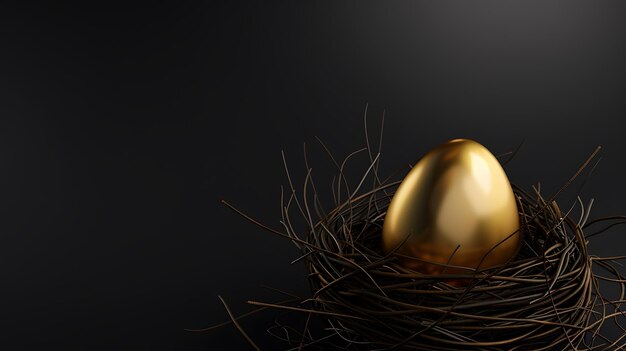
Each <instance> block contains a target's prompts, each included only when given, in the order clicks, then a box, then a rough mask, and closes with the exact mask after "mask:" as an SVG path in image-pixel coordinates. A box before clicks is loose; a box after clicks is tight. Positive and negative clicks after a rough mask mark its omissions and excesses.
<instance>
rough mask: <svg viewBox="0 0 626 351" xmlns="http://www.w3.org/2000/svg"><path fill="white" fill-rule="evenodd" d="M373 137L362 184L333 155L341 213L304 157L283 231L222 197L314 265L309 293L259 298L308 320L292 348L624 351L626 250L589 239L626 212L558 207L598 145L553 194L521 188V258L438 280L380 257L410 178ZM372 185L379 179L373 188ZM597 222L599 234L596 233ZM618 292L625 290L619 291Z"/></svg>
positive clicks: (286, 202) (287, 195)
mask: <svg viewBox="0 0 626 351" xmlns="http://www.w3.org/2000/svg"><path fill="white" fill-rule="evenodd" d="M366 134H367V132H366ZM366 139H367V138H366ZM369 144H370V143H369V140H367V147H366V148H364V149H362V150H359V151H357V152H356V153H358V152H364V153H367V154H368V155H369V162H368V163H367V164H366V165H365V166H366V171H365V174H364V176H363V177H362V178H361V180H360V182H359V183H358V185H357V186H356V187H354V188H352V189H351V188H349V187H348V182H347V180H346V176H345V167H346V162H345V161H344V162H342V163H340V162H337V161H336V160H335V158H332V155H331V159H332V161H333V163H334V164H335V165H336V167H337V170H338V176H337V177H336V179H335V180H334V181H333V184H334V186H333V191H332V197H333V200H334V201H333V209H332V210H330V211H328V212H325V211H324V210H323V209H322V205H321V203H320V200H319V197H318V194H317V190H316V188H315V184H314V182H313V180H312V177H311V169H310V167H309V165H308V161H306V159H305V163H306V165H307V169H308V172H307V174H306V177H305V179H304V182H303V183H304V190H303V192H300V193H298V192H297V191H296V190H295V188H294V186H293V182H292V178H291V176H290V174H289V171H287V177H288V182H289V186H288V188H287V189H288V191H285V192H283V197H282V203H281V208H282V220H281V224H282V229H280V230H278V229H273V228H270V227H269V226H266V225H264V224H262V223H260V222H258V221H257V220H255V219H253V218H251V217H250V216H248V215H246V214H244V213H243V212H241V211H240V210H238V209H236V208H235V207H233V206H231V205H230V204H228V203H226V202H224V203H225V204H226V205H227V206H229V207H231V208H232V209H233V210H235V211H237V212H238V213H239V214H241V215H242V216H244V217H245V218H246V219H248V220H250V221H252V222H254V223H255V224H257V225H259V226H261V227H262V228H264V229H266V230H268V231H270V232H272V233H274V234H277V235H279V236H282V237H284V238H286V239H288V240H290V241H291V242H292V243H293V244H294V245H295V246H296V247H297V249H298V250H300V253H301V256H300V258H299V259H297V260H296V261H295V262H299V261H302V262H304V264H305V266H306V268H307V270H308V273H309V274H308V280H309V282H310V286H311V295H310V296H308V297H304V298H295V299H291V300H290V301H287V302H281V303H265V302H259V301H249V303H250V304H252V305H256V306H259V307H260V308H268V307H270V308H276V309H283V310H287V311H291V312H293V313H302V314H303V316H304V317H306V320H305V323H304V327H302V326H299V327H294V326H292V327H289V326H281V329H282V330H283V331H284V333H285V334H286V336H285V335H283V337H282V338H283V339H284V340H286V341H288V342H289V344H290V346H289V347H290V348H291V349H293V350H299V349H306V350H309V349H323V350H329V349H331V350H391V349H393V350H432V351H440V350H459V349H463V350H502V349H506V350H605V349H608V350H612V349H621V348H623V347H625V346H626V344H625V343H624V340H623V338H624V336H625V334H626V332H625V329H624V328H623V327H622V326H621V324H620V322H623V318H624V312H623V311H622V307H621V306H622V303H623V302H624V295H625V291H626V289H625V287H626V286H625V282H626V280H624V277H623V276H622V275H621V274H620V271H619V269H618V268H616V264H618V262H617V261H618V260H620V259H621V258H622V257H597V256H594V255H591V254H590V253H589V251H588V243H589V240H590V238H591V237H593V236H595V235H596V234H599V233H601V232H603V231H605V230H606V229H608V228H610V227H612V226H614V225H616V224H619V223H623V222H624V220H625V219H626V217H624V216H615V217H606V218H600V219H595V220H589V211H590V209H591V203H590V204H589V205H588V206H584V205H583V202H582V201H581V200H580V198H578V201H577V202H576V204H575V205H576V206H573V207H571V208H568V209H567V211H565V212H564V211H563V210H562V209H561V208H560V207H559V206H558V205H557V202H556V200H557V197H558V196H559V195H560V194H561V193H562V192H563V191H564V190H565V189H566V188H567V187H568V186H569V185H570V184H571V182H572V181H573V180H574V178H576V177H577V176H578V175H579V174H581V172H582V171H583V170H584V169H585V168H586V167H587V166H588V165H589V163H590V162H591V161H592V160H593V158H594V157H595V156H596V154H597V152H598V149H596V150H595V152H594V153H593V154H592V155H591V156H590V157H589V158H588V159H587V160H586V161H585V162H584V164H583V165H582V166H581V167H580V169H579V170H578V171H577V172H576V173H575V174H574V176H573V177H572V178H571V179H570V180H569V181H568V182H567V183H566V184H565V185H564V186H563V187H562V188H561V189H560V190H559V191H558V192H557V193H556V194H555V195H553V196H551V197H549V198H546V197H544V196H543V195H541V193H540V189H539V188H538V187H533V188H532V191H530V192H527V191H524V190H523V189H521V188H519V187H517V186H513V189H514V193H515V195H516V198H517V201H518V209H519V218H520V224H521V228H520V230H521V231H522V237H523V240H522V245H521V248H520V251H519V253H518V254H517V256H516V257H514V258H512V259H511V260H509V261H508V262H507V263H506V264H504V265H501V266H499V267H495V268H490V269H486V270H473V271H470V270H465V271H463V270H459V269H454V268H458V267H450V268H451V269H450V272H451V273H446V269H445V265H443V266H444V269H443V270H442V273H441V274H437V275H428V274H423V273H420V272H417V271H413V270H411V269H408V268H405V267H406V265H401V264H400V261H401V259H406V257H400V254H398V253H395V252H392V253H389V254H384V253H383V252H382V249H381V232H382V225H383V220H384V216H385V213H386V209H387V207H388V205H389V203H390V201H391V198H392V196H393V194H394V191H395V189H396V188H397V186H398V185H399V184H400V181H399V180H395V181H393V180H389V179H387V180H382V179H381V178H380V177H379V176H378V164H379V157H380V152H378V153H376V152H372V149H371V148H370V145H369ZM322 146H324V144H322ZM324 149H326V151H328V149H327V148H326V146H324ZM356 153H354V154H351V155H350V156H348V158H350V157H352V156H354V155H355V154H356ZM328 154H329V155H330V152H328ZM514 154H515V153H510V154H509V155H510V158H512V156H513V155H514ZM283 160H284V154H283ZM285 168H286V169H287V166H286V162H285ZM364 168H365V167H364ZM367 183H369V184H372V185H370V186H368V187H367V189H366V185H365V184H367ZM342 194H343V195H342ZM294 213H295V214H297V215H298V216H300V217H301V218H302V219H304V223H305V225H304V226H301V228H300V227H298V226H297V225H295V223H296V222H297V221H296V220H295V218H294ZM598 228H600V229H598ZM591 229H596V230H595V231H593V232H591V233H587V232H588V231H590V230H591ZM432 264H438V265H441V263H435V262H432ZM459 272H460V273H459ZM454 282H457V283H456V284H455V283H454ZM458 282H464V283H463V284H458ZM608 291H611V292H613V294H612V295H615V296H611V298H609V297H608V295H610V294H609V293H608ZM225 306H226V305H225ZM226 308H227V310H228V306H226ZM228 311H229V313H230V310H228ZM315 317H316V318H318V319H321V320H322V322H323V324H324V325H325V327H324V328H318V329H317V330H312V328H311V327H310V326H311V325H312V323H310V321H311V319H312V318H315ZM231 318H232V320H231V322H233V323H234V324H235V325H236V326H237V327H238V328H239V330H240V331H241V332H242V333H243V335H244V336H246V338H247V339H248V341H249V342H250V344H251V345H252V346H254V347H255V348H257V349H259V348H258V346H256V344H255V343H254V342H253V341H252V340H251V339H250V338H249V337H248V336H247V334H246V333H245V332H244V330H243V329H242V328H241V326H240V325H239V324H238V323H237V320H238V319H239V318H238V317H234V316H233V315H232V314H231ZM609 321H610V322H611V323H608V322H609Z"/></svg>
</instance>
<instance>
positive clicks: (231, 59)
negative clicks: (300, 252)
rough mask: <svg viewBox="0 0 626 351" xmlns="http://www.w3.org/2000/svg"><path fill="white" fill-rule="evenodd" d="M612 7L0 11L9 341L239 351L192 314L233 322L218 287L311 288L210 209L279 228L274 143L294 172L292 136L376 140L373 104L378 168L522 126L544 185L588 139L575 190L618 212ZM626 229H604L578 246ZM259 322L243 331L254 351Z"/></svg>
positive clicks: (505, 141)
mask: <svg viewBox="0 0 626 351" xmlns="http://www.w3.org/2000/svg"><path fill="white" fill-rule="evenodd" d="M625 16H626V3H624V2H617V1H616V2H610V1H568V2H553V1H428V2H425V1H406V2H391V1H380V2H365V1H360V2H358V3H357V2H339V1H338V2H333V1H328V2H310V1H282V2H276V1H259V2H234V1H228V2H227V1H211V2H208V3H206V4H203V3H199V2H198V3H194V2H184V1H180V2H177V3H172V4H166V3H161V2H154V3H153V4H151V5H149V6H146V7H131V6H129V5H124V6H119V7H118V6H113V5H107V4H103V5H101V6H93V5H91V6H89V7H87V6H84V5H83V6H76V5H73V6H70V5H63V4H52V5H47V6H43V5H37V6H35V5H30V6H29V5H21V6H9V5H4V6H3V8H2V10H1V11H0V26H1V28H2V30H1V33H0V39H1V42H0V45H1V47H0V179H1V181H0V199H1V201H0V204H1V206H2V207H1V209H2V221H1V226H0V229H1V230H0V238H2V241H1V244H0V260H1V263H2V264H1V266H0V278H1V285H0V286H1V291H2V293H1V297H2V298H1V299H0V311H1V313H2V315H1V318H0V323H1V325H0V344H1V345H2V346H11V347H12V348H13V349H42V348H44V347H45V348H46V349H82V350H98V349H105V350H110V349H131V348H132V349H142V350H143V349H145V350H148V349H150V350H154V349H170V350H181V349H189V350H239V349H242V350H244V349H247V344H246V343H245V341H243V339H242V338H241V337H240V335H239V334H238V333H237V332H236V331H235V330H234V328H233V327H232V326H227V327H225V328H222V329H220V330H217V331H215V332H212V333H190V332H186V331H184V329H185V328H199V327H205V326H209V325H212V324H215V323H218V322H221V321H224V320H226V318H227V315H226V313H225V311H224V309H223V307H222V305H221V304H220V302H219V300H218V298H217V295H218V294H220V295H222V296H223V297H224V298H225V299H226V300H227V301H228V303H229V304H230V305H231V307H232V309H233V310H234V312H236V313H240V312H245V311H247V310H249V309H250V307H249V306H247V305H246V304H245V301H246V300H249V299H260V300H264V301H271V300H273V299H275V297H276V295H275V294H273V293H271V292H269V291H268V290H267V289H264V288H262V287H260V285H263V284H265V285H270V286H274V287H277V288H281V289H285V290H289V291H293V292H296V293H301V294H304V293H306V284H305V281H304V278H303V277H304V271H303V269H302V267H300V266H299V265H296V266H290V265H289V262H290V261H291V260H292V259H294V258H295V257H297V252H296V250H295V248H293V247H292V246H291V245H290V244H289V243H287V242H285V241H284V240H283V239H281V238H277V237H274V236H272V235H271V234H269V233H265V232H262V231H260V230H259V229H257V228H256V227H254V226H252V225H250V224H249V223H246V222H245V221H243V220H242V219H241V218H239V217H237V216H236V215H235V214H234V213H232V212H231V211H229V210H228V209H226V208H225V207H224V206H222V205H220V203H219V200H220V199H227V200H228V201H230V202H231V203H233V204H235V205H236V206H238V207H240V208H241V209H243V210H245V211H247V212H248V213H250V214H252V215H254V216H255V217H257V218H259V219H262V220H263V222H265V223H267V224H269V225H271V226H274V227H277V226H278V225H279V223H278V220H279V195H280V185H281V184H284V183H285V182H286V179H285V177H284V173H283V169H282V161H281V157H280V151H281V150H285V153H286V155H287V158H288V160H289V162H290V166H291V167H292V168H293V170H294V174H293V176H294V178H296V179H298V181H300V180H301V179H303V177H304V170H305V168H304V165H303V163H302V143H303V142H307V145H308V147H309V149H310V150H311V152H312V153H314V154H315V153H318V154H319V150H320V148H319V147H318V146H317V145H316V144H315V139H314V136H316V135H317V136H319V137H320V138H321V139H323V140H324V141H325V142H326V143H327V144H328V145H329V147H330V148H331V149H332V150H333V151H334V152H335V154H336V155H337V156H340V157H343V156H345V155H346V154H347V153H348V152H350V151H353V150H355V149H357V148H360V147H362V146H363V145H364V134H363V115H364V112H365V107H366V105H367V106H368V117H369V121H370V123H371V126H370V127H371V129H372V135H376V133H377V131H378V129H377V127H375V126H376V125H377V124H378V123H379V122H380V117H381V115H382V114H383V111H385V118H386V121H385V130H384V142H383V153H382V166H381V167H382V168H381V170H382V172H383V173H385V172H390V171H391V170H393V169H396V168H397V167H399V166H400V165H403V164H406V163H407V162H413V161H415V160H416V159H418V158H419V157H420V156H421V155H422V154H423V153H424V152H426V151H428V150H429V149H430V148H432V147H434V146H435V145H437V144H439V143H441V142H443V141H446V140H448V139H451V138H456V137H466V138H473V139H476V140H478V141H479V142H481V143H483V144H484V145H485V146H487V147H488V148H489V149H490V150H492V151H493V153H494V154H501V153H504V152H507V151H511V150H513V149H515V148H516V147H517V146H518V145H519V144H520V143H521V142H522V141H524V144H523V146H522V148H521V149H520V152H519V154H518V155H517V156H516V158H515V159H514V161H513V162H512V163H510V164H509V165H507V167H506V171H507V174H508V175H509V178H510V179H511V181H513V182H515V183H517V184H519V185H521V186H523V187H525V188H527V189H529V188H530V186H531V185H532V184H536V183H537V182H539V181H540V182H541V186H542V190H543V191H544V193H546V194H548V195H551V194H553V193H554V192H555V191H556V190H558V188H559V187H560V185H562V184H563V183H564V182H565V181H566V180H567V179H568V178H569V177H570V176H571V175H572V174H573V173H574V172H575V170H576V169H577V168H578V166H579V165H580V164H581V163H582V161H584V159H585V158H586V157H587V156H588V155H589V154H590V153H591V152H592V151H593V149H594V147H595V146H596V145H602V146H603V151H602V162H600V164H599V165H598V167H597V168H596V169H595V171H594V173H593V174H592V176H591V177H590V178H589V180H588V181H587V182H586V184H585V187H584V188H583V190H582V192H581V195H582V197H583V199H584V201H585V202H587V201H589V199H590V198H591V197H594V198H595V200H596V202H595V204H594V210H593V212H592V214H595V215H598V216H599V215H612V214H620V213H625V212H626V202H625V201H624V199H626V189H625V187H624V179H626V168H625V166H624V158H625V156H626V141H625V140H624V138H623V135H624V132H625V126H626V120H625V119H624V117H626V116H625V112H626V100H625V99H624V94H625V93H626V67H625V65H626V21H624V18H625ZM313 158H314V160H315V165H314V166H313V168H314V173H315V174H319V180H318V182H319V183H320V185H319V187H320V188H323V189H326V190H324V191H330V190H329V189H330V188H329V187H328V185H329V184H330V178H327V174H325V172H326V171H328V170H330V169H332V167H331V163H330V162H328V160H327V159H325V158H323V157H321V156H320V157H317V158H315V157H313ZM359 165H361V166H362V165H363V163H359V162H356V161H355V167H356V168H359V167H360V166H359ZM317 170H319V172H317ZM359 170H362V169H360V168H359ZM316 172H317V173H316ZM580 184H581V182H577V183H576V184H575V186H574V187H573V188H572V189H570V191H569V193H568V194H566V196H564V198H563V200H562V201H563V205H562V207H568V206H569V204H570V203H571V200H573V199H574V198H575V195H576V193H577V189H578V187H579V186H580ZM625 243H626V239H624V236H623V229H617V230H614V231H613V232H611V233H610V234H607V235H604V236H602V237H601V239H600V238H598V240H596V241H595V242H594V243H592V249H593V252H594V253H597V254H609V253H612V254H616V253H622V254H623V247H624V246H623V245H624V244H625ZM273 316H274V315H272V314H271V313H270V314H260V315H258V316H257V317H253V318H252V319H250V320H247V321H245V322H243V323H242V324H243V326H244V328H246V329H247V330H248V331H249V333H250V334H251V335H253V336H254V337H255V339H256V340H257V341H258V343H259V344H260V345H262V346H264V347H265V349H268V350H271V349H274V348H275V346H273V345H272V344H271V340H269V339H268V338H267V337H266V336H265V331H264V330H265V328H266V327H267V326H269V325H270V324H271V323H272V319H273Z"/></svg>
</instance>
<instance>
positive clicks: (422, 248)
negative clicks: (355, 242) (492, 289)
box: [382, 139, 522, 274]
mask: <svg viewBox="0 0 626 351" xmlns="http://www.w3.org/2000/svg"><path fill="white" fill-rule="evenodd" d="M519 229H520V227H519V213H518V208H517V203H516V198H515V195H514V194H513V189H512V188H511V184H510V182H509V180H508V178H507V176H506V174H505V172H504V170H503V169H502V166H501V165H500V163H499V162H498V160H497V159H496V158H495V156H494V155H493V154H492V153H491V152H490V151H489V150H487V148H485V147H484V146H482V145H481V144H479V143H477V142H475V141H473V140H468V139H454V140H451V141H449V142H447V143H444V144H442V145H440V146H438V147H436V148H435V149H433V150H432V151H430V152H428V153H427V154H426V155H425V156H424V157H423V158H422V159H421V160H420V161H419V162H418V163H417V164H416V165H415V166H414V167H413V168H412V169H411V170H410V171H409V173H408V174H407V176H406V177H405V178H404V180H403V181H402V183H401V184H400V186H399V187H398V189H397V190H396V192H395V193H394V195H393V198H392V200H391V203H390V205H389V207H388V209H387V213H386V215H385V219H384V223H383V231H382V246H383V250H384V252H385V253H392V252H393V253H394V254H397V255H398V256H399V257H400V260H401V263H402V265H403V266H405V267H407V268H410V269H413V270H416V271H420V272H423V273H426V274H438V273H442V272H443V271H444V268H443V267H444V265H445V264H448V265H450V266H460V267H467V268H469V269H484V268H491V267H495V266H499V265H501V264H503V263H505V262H507V261H508V260H509V259H511V258H512V257H513V256H514V255H516V254H517V252H518V250H519V247H520V243H521V236H522V233H521V232H520V230H519ZM463 270H464V269H460V270H459V269H456V268H454V267H452V268H450V267H448V268H446V269H445V273H454V272H460V271H463Z"/></svg>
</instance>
